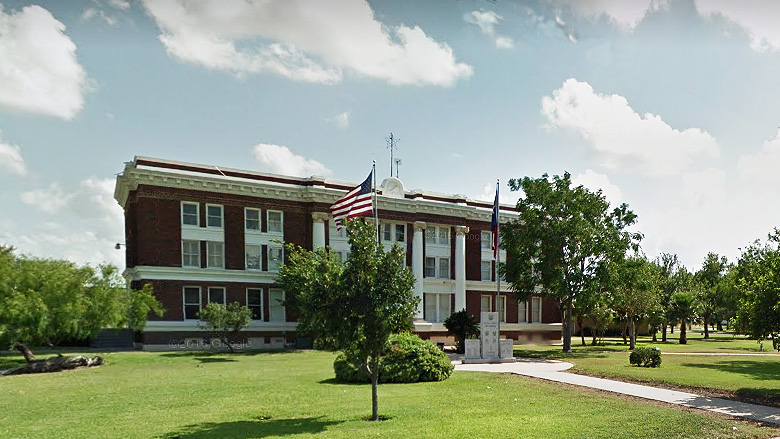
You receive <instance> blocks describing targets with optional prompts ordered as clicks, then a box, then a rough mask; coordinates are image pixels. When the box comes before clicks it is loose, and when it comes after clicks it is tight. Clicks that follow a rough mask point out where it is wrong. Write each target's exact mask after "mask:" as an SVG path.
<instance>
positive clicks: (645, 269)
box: [610, 256, 659, 350]
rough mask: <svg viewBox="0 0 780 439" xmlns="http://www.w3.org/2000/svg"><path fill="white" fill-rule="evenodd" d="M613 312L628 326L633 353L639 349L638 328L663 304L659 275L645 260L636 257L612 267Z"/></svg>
mask: <svg viewBox="0 0 780 439" xmlns="http://www.w3.org/2000/svg"><path fill="white" fill-rule="evenodd" d="M611 271H612V272H613V275H612V278H613V279H614V282H612V285H613V288H612V290H611V291H610V293H611V299H612V309H614V310H615V311H616V312H617V313H618V314H619V315H621V316H622V317H623V318H624V319H625V321H626V322H627V323H628V335H629V347H628V348H629V349H630V350H633V349H634V348H635V347H636V324H637V322H638V321H639V320H640V319H642V318H644V317H647V316H648V314H649V313H650V312H652V311H653V310H654V309H655V308H656V307H657V306H658V302H659V297H658V290H657V278H658V275H657V271H656V269H655V266H654V265H653V264H652V263H651V262H650V261H648V260H647V258H645V257H644V256H632V257H629V258H626V259H624V260H621V261H617V262H614V263H612V264H611Z"/></svg>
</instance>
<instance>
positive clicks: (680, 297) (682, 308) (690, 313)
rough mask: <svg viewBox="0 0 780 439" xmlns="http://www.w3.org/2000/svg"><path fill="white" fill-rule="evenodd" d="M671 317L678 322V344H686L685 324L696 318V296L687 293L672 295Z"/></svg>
mask: <svg viewBox="0 0 780 439" xmlns="http://www.w3.org/2000/svg"><path fill="white" fill-rule="evenodd" d="M672 310H673V311H672V312H673V315H674V316H675V317H676V318H677V319H679V320H680V344H687V343H688V332H687V328H686V324H687V323H689V322H692V321H693V320H694V319H695V318H696V296H695V295H694V294H693V293H691V292H689V291H682V292H679V293H674V295H673V296H672Z"/></svg>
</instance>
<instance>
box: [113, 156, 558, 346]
mask: <svg viewBox="0 0 780 439" xmlns="http://www.w3.org/2000/svg"><path fill="white" fill-rule="evenodd" d="M355 185H356V184H355V183H349V182H343V181H336V180H330V179H324V178H321V177H310V178H298V177H288V176H281V175H274V174H265V173H258V172H251V171H241V170H234V169H222V168H218V167H216V166H209V165H199V164H191V163H182V162H174V161H168V160H160V159H152V158H145V157H136V158H135V159H134V160H133V161H132V162H128V163H127V164H126V166H125V169H124V171H123V172H122V173H121V174H120V175H118V177H117V183H116V189H115V194H114V196H115V198H116V200H117V201H118V202H119V204H120V205H121V206H122V208H123V209H124V213H125V249H126V267H127V269H126V271H125V273H124V275H125V278H126V279H127V280H128V282H129V283H130V285H131V286H132V287H133V288H140V287H141V286H142V285H143V284H147V283H151V284H152V286H153V288H154V291H155V295H156V296H157V297H158V299H159V300H160V301H161V302H162V304H163V306H164V307H165V309H166V312H165V314H164V315H163V316H162V317H161V318H156V317H153V318H152V319H151V320H149V321H148V323H147V325H146V328H145V329H144V331H143V332H142V333H141V335H140V337H141V338H140V340H138V341H139V342H140V343H142V344H143V346H144V348H146V349H170V348H179V347H198V345H199V344H200V343H202V341H203V339H204V338H206V337H207V336H208V334H207V333H206V332H204V330H203V329H202V328H201V326H200V325H199V320H198V318H197V313H198V312H199V311H200V310H201V309H202V308H203V307H204V306H206V305H207V304H208V303H210V302H218V303H223V304H226V303H231V302H239V303H240V304H242V305H246V306H247V307H249V308H250V309H251V310H252V322H251V323H250V324H249V325H248V326H247V328H245V329H244V330H243V332H242V334H243V336H244V340H243V342H244V343H245V344H246V347H249V348H252V349H264V348H278V347H283V346H285V345H289V344H291V343H294V342H295V341H296V316H295V315H294V314H293V313H292V312H290V311H289V310H287V309H285V307H284V306H283V305H282V301H283V300H284V298H285V297H286V295H287V294H294V293H295V292H292V291H283V290H282V289H280V288H279V287H278V286H277V285H276V274H277V272H278V270H279V266H280V265H281V264H282V263H283V261H284V258H285V255H284V244H285V243H294V244H297V245H299V246H302V247H304V248H307V249H314V248H317V247H324V246H328V247H329V248H330V250H331V251H332V252H335V253H336V254H337V255H338V257H340V258H342V259H346V258H348V257H349V243H348V241H347V236H346V233H345V231H344V230H343V229H342V230H341V231H339V230H337V229H336V227H335V224H334V222H333V218H332V217H331V215H330V214H329V209H330V205H331V204H332V203H333V202H335V201H336V200H337V199H339V198H340V197H342V196H343V195H344V194H345V193H346V191H348V190H350V189H352V188H353V187H355ZM377 189H378V193H377V197H376V198H377V206H378V216H379V234H380V239H381V241H382V243H383V244H384V245H385V246H386V247H387V248H390V247H391V246H392V245H400V246H401V248H402V249H403V250H405V253H406V264H407V265H408V266H409V267H410V268H411V270H412V272H413V273H414V276H415V280H416V282H415V287H414V295H415V296H416V297H419V298H420V302H419V306H418V309H417V312H416V315H415V319H414V329H415V332H416V333H418V334H419V335H420V336H421V337H423V338H428V339H432V340H434V341H445V339H447V335H446V329H445V328H444V325H443V322H444V320H445V319H446V318H447V317H448V316H449V315H450V314H451V313H453V312H454V311H455V310H461V309H464V308H465V309H466V310H467V311H468V312H469V313H470V314H473V315H475V316H476V317H477V319H479V316H480V312H481V311H495V309H494V308H495V294H496V289H497V284H496V282H495V279H494V274H493V273H494V264H495V262H494V261H493V250H492V249H491V245H490V244H491V234H490V217H491V212H492V204H491V203H486V202H481V201H475V200H470V199H467V198H466V197H464V196H460V195H442V194H435V193H429V192H425V191H420V190H412V191H410V190H407V189H405V188H404V186H403V183H402V182H401V181H400V180H398V179H396V178H388V179H385V180H384V181H383V182H382V184H381V185H380V186H379V187H378V188H377ZM514 215H515V214H514V211H513V207H512V206H501V209H500V220H501V223H506V222H507V221H509V220H510V219H512V218H513V216H514ZM504 259H505V256H504V255H503V251H502V260H504ZM501 288H502V295H501V301H502V305H501V311H502V313H501V334H502V336H505V337H507V338H511V339H513V340H516V342H517V343H526V342H535V343H538V342H549V341H554V340H560V336H561V333H560V331H561V325H560V316H559V313H558V309H557V306H556V305H555V304H554V302H551V301H548V300H545V299H542V298H541V297H538V296H531V297H529V299H528V300H527V301H518V300H517V297H516V295H515V294H513V293H511V291H510V289H509V285H508V283H506V282H502V283H501Z"/></svg>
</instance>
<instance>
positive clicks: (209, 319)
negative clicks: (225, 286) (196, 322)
mask: <svg viewBox="0 0 780 439" xmlns="http://www.w3.org/2000/svg"><path fill="white" fill-rule="evenodd" d="M198 318H199V319H200V320H201V322H202V323H201V325H203V326H204V327H205V328H206V329H208V330H209V331H211V332H213V333H214V334H215V335H216V336H217V338H218V339H219V341H220V343H221V344H222V345H223V346H227V348H228V350H229V351H230V352H231V353H232V352H234V349H233V343H231V342H230V338H231V337H233V338H235V336H237V335H238V333H239V332H241V330H242V329H244V327H245V326H246V325H248V324H249V322H250V321H251V320H252V310H251V309H249V307H246V306H241V304H240V303H238V302H232V303H230V304H228V305H227V306H225V305H223V304H221V303H215V302H212V303H209V304H208V305H206V307H205V308H203V309H202V310H201V311H200V312H198Z"/></svg>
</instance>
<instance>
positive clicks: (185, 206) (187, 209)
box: [181, 201, 200, 227]
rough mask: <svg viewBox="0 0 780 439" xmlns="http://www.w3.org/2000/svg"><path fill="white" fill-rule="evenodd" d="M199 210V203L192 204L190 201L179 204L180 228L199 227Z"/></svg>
mask: <svg viewBox="0 0 780 439" xmlns="http://www.w3.org/2000/svg"><path fill="white" fill-rule="evenodd" d="M199 208H200V204H199V203H193V202H191V201H182V202H181V225H182V226H195V227H198V226H199V225H200V215H199V213H198V210H199Z"/></svg>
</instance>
